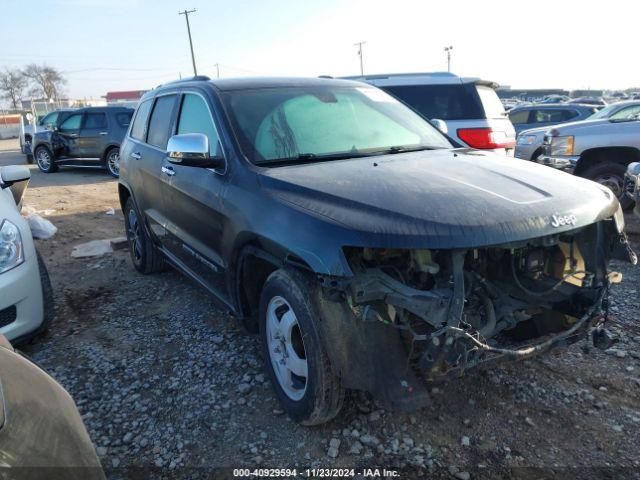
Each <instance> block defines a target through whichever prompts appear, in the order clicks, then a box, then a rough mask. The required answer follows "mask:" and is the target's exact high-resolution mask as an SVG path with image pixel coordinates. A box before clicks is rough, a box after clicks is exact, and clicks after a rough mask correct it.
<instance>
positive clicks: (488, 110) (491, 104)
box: [476, 85, 506, 118]
mask: <svg viewBox="0 0 640 480" xmlns="http://www.w3.org/2000/svg"><path fill="white" fill-rule="evenodd" d="M476 90H477V91H478V96H479V97H480V102H482V108H483V109H484V114H485V116H486V118H504V117H505V115H506V114H505V112H504V105H502V102H501V101H500V99H499V98H498V94H497V93H496V91H495V90H494V89H493V88H491V87H487V86H485V85H476Z"/></svg>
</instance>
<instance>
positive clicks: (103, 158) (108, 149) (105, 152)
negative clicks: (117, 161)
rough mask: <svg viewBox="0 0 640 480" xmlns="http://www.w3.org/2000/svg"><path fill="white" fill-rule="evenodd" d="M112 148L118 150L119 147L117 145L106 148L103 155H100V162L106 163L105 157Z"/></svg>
mask: <svg viewBox="0 0 640 480" xmlns="http://www.w3.org/2000/svg"><path fill="white" fill-rule="evenodd" d="M114 148H120V147H119V146H118V145H109V146H108V147H107V148H105V149H104V153H103V154H102V160H104V161H107V155H109V152H110V151H111V150H113V149H114Z"/></svg>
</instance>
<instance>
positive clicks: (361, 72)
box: [354, 42, 367, 75]
mask: <svg viewBox="0 0 640 480" xmlns="http://www.w3.org/2000/svg"><path fill="white" fill-rule="evenodd" d="M365 43H367V42H357V43H354V46H356V47H358V56H359V57H360V75H364V60H363V59H362V45H364V44H365Z"/></svg>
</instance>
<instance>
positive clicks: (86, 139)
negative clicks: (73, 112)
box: [78, 112, 109, 159]
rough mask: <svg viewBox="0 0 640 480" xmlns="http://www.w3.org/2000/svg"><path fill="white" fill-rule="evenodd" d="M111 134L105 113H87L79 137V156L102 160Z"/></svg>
mask: <svg viewBox="0 0 640 480" xmlns="http://www.w3.org/2000/svg"><path fill="white" fill-rule="evenodd" d="M108 134H109V128H108V124H107V114H106V113H105V112H86V113H85V114H84V120H83V122H82V127H81V128H80V134H79V135H78V147H79V148H78V150H79V156H81V157H83V158H95V159H100V158H101V157H102V154H103V153H104V149H105V147H106V141H107V138H108Z"/></svg>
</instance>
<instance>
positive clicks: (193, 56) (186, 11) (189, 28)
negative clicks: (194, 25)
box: [178, 8, 198, 75]
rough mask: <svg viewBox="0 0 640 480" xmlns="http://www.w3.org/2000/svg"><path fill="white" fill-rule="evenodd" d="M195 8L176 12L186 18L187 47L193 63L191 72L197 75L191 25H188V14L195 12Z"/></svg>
mask: <svg viewBox="0 0 640 480" xmlns="http://www.w3.org/2000/svg"><path fill="white" fill-rule="evenodd" d="M195 12H196V9H195V8H194V9H193V10H185V11H183V12H178V15H184V18H185V19H186V20H187V33H188V34H189V48H191V62H192V63H193V74H194V75H198V70H197V69H196V57H195V55H194V54H193V42H192V41H191V27H190V26H189V14H190V13H195Z"/></svg>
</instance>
